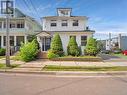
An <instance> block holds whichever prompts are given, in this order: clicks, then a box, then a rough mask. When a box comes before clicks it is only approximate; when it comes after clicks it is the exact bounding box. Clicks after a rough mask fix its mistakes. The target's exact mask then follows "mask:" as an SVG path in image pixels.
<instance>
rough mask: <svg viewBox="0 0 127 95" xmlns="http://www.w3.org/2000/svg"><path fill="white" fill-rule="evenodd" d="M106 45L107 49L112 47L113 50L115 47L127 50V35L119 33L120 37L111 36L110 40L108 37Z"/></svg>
mask: <svg viewBox="0 0 127 95" xmlns="http://www.w3.org/2000/svg"><path fill="white" fill-rule="evenodd" d="M110 43H111V46H110ZM105 46H106V50H110V49H111V50H113V49H115V48H119V49H122V50H127V36H121V35H119V36H118V37H115V38H111V39H110V40H109V39H107V40H106V44H105Z"/></svg>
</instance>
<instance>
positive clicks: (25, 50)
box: [20, 40, 38, 62]
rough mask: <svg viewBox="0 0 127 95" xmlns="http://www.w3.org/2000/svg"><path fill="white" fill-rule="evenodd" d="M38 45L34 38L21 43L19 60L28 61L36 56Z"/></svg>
mask: <svg viewBox="0 0 127 95" xmlns="http://www.w3.org/2000/svg"><path fill="white" fill-rule="evenodd" d="M37 53H38V45H37V43H36V41H35V40H33V41H32V42H28V43H26V44H23V45H22V46H21V48H20V57H21V60H23V61H25V62H28V61H32V60H34V59H35V58H36V57H37Z"/></svg>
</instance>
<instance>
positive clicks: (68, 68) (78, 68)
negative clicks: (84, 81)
mask: <svg viewBox="0 0 127 95" xmlns="http://www.w3.org/2000/svg"><path fill="white" fill-rule="evenodd" d="M42 70H43V71H127V66H114V67H96V66H92V67H91V66H90V67H89V66H57V65H46V66H45V67H44V68H43V69H42Z"/></svg>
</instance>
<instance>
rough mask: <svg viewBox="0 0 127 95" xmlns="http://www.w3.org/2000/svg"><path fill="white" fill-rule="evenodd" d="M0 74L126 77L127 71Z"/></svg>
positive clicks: (10, 71) (12, 71) (9, 71)
mask: <svg viewBox="0 0 127 95" xmlns="http://www.w3.org/2000/svg"><path fill="white" fill-rule="evenodd" d="M0 73H18V74H41V75H54V76H109V75H110V76H126V75H127V71H107V72H102V71H99V72H92V71H91V72H70V71H16V70H0Z"/></svg>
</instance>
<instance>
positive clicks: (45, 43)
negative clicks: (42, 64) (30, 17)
mask: <svg viewBox="0 0 127 95" xmlns="http://www.w3.org/2000/svg"><path fill="white" fill-rule="evenodd" d="M50 43H51V37H43V38H42V51H47V50H49V49H50Z"/></svg>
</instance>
